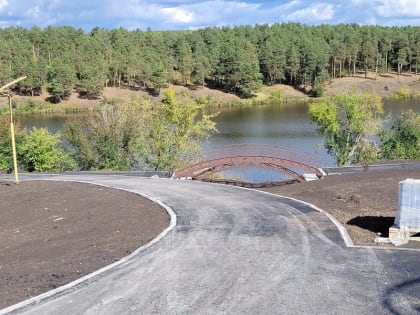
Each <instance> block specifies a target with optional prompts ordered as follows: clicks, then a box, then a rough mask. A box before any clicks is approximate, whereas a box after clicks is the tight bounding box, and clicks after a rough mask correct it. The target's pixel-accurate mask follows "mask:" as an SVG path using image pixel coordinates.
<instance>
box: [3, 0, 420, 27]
mask: <svg viewBox="0 0 420 315" xmlns="http://www.w3.org/2000/svg"><path fill="white" fill-rule="evenodd" d="M285 22H299V23H303V24H307V25H319V24H339V23H357V24H360V25H382V26H406V25H414V26H420V0H336V1H332V0H324V1H308V0H279V1H274V0H267V1H262V0H206V1H197V0H162V1H159V0H0V27H9V26H21V27H25V28H31V27H32V26H39V27H41V28H45V27H47V26H63V25H65V26H73V27H75V28H82V29H83V30H85V31H87V32H88V31H90V30H91V29H92V28H94V27H101V28H106V29H113V28H119V27H123V28H126V29H128V30H135V29H140V30H146V29H148V28H150V29H152V30H155V31H157V30H194V29H198V28H204V27H222V26H235V25H256V24H273V23H285Z"/></svg>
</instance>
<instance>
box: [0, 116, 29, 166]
mask: <svg viewBox="0 0 420 315" xmlns="http://www.w3.org/2000/svg"><path fill="white" fill-rule="evenodd" d="M24 137H25V134H24V133H23V132H22V131H20V130H19V126H16V125H15V141H16V147H18V148H19V147H20V146H21V144H22V142H23V140H24ZM0 170H3V171H8V172H10V171H11V170H13V159H12V140H11V137H10V116H9V115H7V114H0Z"/></svg>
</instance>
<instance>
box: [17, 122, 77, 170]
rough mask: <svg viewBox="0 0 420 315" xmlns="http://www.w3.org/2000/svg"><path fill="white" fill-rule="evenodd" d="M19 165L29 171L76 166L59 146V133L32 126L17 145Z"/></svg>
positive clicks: (63, 168) (70, 168)
mask: <svg viewBox="0 0 420 315" xmlns="http://www.w3.org/2000/svg"><path fill="white" fill-rule="evenodd" d="M18 155H19V163H20V165H21V166H22V167H23V168H24V169H25V170H27V171H29V172H33V171H35V172H47V171H52V172H62V171H66V170H73V169H74V168H75V167H76V164H75V162H74V160H73V159H72V158H71V157H70V155H69V154H68V153H66V152H65V151H64V149H63V148H62V146H61V135H60V134H51V133H49V132H48V130H47V129H45V128H39V129H37V128H34V129H33V130H32V131H31V132H30V133H29V134H28V135H26V137H25V138H24V140H23V141H22V144H21V145H19V146H18Z"/></svg>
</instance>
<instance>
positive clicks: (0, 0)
mask: <svg viewBox="0 0 420 315" xmlns="http://www.w3.org/2000/svg"><path fill="white" fill-rule="evenodd" d="M8 5H9V3H8V1H7V0H0V11H2V10H3V9H4V8H6V7H7V6H8Z"/></svg>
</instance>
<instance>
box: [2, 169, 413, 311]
mask: <svg viewBox="0 0 420 315" xmlns="http://www.w3.org/2000/svg"><path fill="white" fill-rule="evenodd" d="M406 178H420V169H417V170H388V171H367V172H362V173H354V174H346V175H334V176H328V177H326V178H324V179H322V180H320V181H314V182H305V183H296V184H291V185H284V186H278V187H271V188H265V189H264V190H265V191H269V192H272V193H276V194H281V195H285V196H290V197H294V198H297V199H301V200H304V201H307V202H310V203H313V204H315V205H316V206H318V207H320V208H322V209H324V210H325V211H327V212H329V213H331V214H332V215H333V216H334V217H335V218H336V219H337V220H338V221H340V222H341V223H342V224H343V225H344V226H345V227H346V229H347V230H348V232H349V234H350V236H351V238H352V240H353V242H354V243H355V244H357V245H377V244H376V243H375V242H374V240H375V237H376V236H377V234H378V233H381V235H382V236H383V237H386V236H387V235H388V229H389V227H390V226H392V225H393V222H394V217H395V214H396V211H397V208H398V182H399V181H401V180H404V179H406ZM0 199H1V206H0V216H1V221H0V309H2V308H4V307H7V306H9V305H12V304H14V303H17V302H20V301H22V300H25V299H27V298H30V297H32V296H35V295H38V294H40V293H43V292H46V291H48V290H51V289H54V288H56V287H58V286H61V285H64V284H66V283H69V282H71V281H73V280H76V279H78V278H80V277H82V276H83V275H86V274H89V273H91V272H93V271H95V270H97V269H99V268H101V267H104V266H106V265H109V264H111V263H113V262H115V261H116V260H118V259H120V258H121V257H123V256H126V255H128V254H129V253H131V252H132V251H134V250H135V249H137V248H138V247H140V246H141V245H143V244H145V243H147V242H149V241H150V240H151V239H153V238H154V237H155V236H157V235H158V234H159V233H160V232H161V231H163V230H164V229H165V228H166V227H167V226H168V225H169V216H168V215H167V213H166V212H165V210H164V209H162V208H161V207H160V206H158V205H156V204H154V203H153V202H151V201H149V200H148V199H145V198H143V197H141V196H138V195H136V194H133V193H129V192H125V191H120V190H116V189H110V188H104V187H101V186H94V185H89V184H82V183H70V182H50V181H24V182H21V183H20V184H19V185H15V184H14V183H12V182H7V181H0ZM380 246H392V245H380ZM405 247H411V248H417V249H420V242H414V241H410V243H409V244H408V245H405ZM402 255H403V252H402Z"/></svg>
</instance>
